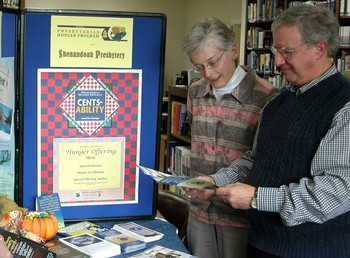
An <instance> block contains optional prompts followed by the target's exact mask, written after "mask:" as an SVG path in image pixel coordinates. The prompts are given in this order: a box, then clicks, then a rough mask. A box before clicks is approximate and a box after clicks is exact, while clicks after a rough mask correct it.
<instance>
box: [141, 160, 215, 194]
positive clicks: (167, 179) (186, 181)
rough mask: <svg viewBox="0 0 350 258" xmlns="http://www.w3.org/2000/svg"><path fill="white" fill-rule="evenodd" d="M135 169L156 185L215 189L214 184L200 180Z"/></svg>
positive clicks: (144, 168) (147, 169)
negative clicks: (148, 177)
mask: <svg viewBox="0 0 350 258" xmlns="http://www.w3.org/2000/svg"><path fill="white" fill-rule="evenodd" d="M137 167H138V168H139V169H140V170H141V171H142V172H143V173H144V174H146V175H148V176H150V177H152V178H153V179H154V180H155V181H156V182H157V183H159V184H165V185H176V186H179V187H189V188H200V189H213V188H215V187H217V186H216V185H215V184H213V183H211V182H209V181H205V180H200V179H197V178H191V177H188V176H184V175H181V176H176V175H170V174H166V173H163V172H160V171H157V170H154V169H151V168H147V167H144V166H140V165H137Z"/></svg>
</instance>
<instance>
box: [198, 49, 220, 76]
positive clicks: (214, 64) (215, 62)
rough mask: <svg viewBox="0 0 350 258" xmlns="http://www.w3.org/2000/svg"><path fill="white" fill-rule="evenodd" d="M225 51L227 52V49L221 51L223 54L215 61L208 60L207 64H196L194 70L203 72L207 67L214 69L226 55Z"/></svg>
mask: <svg viewBox="0 0 350 258" xmlns="http://www.w3.org/2000/svg"><path fill="white" fill-rule="evenodd" d="M225 52H226V50H224V51H223V52H222V53H221V55H220V57H219V58H218V59H216V60H214V61H210V62H208V63H207V64H206V65H195V66H194V67H193V70H194V71H195V72H196V73H202V72H203V71H204V69H205V68H208V69H213V68H215V67H216V66H217V65H218V64H219V62H220V60H221V58H222V56H223V55H224V53H225Z"/></svg>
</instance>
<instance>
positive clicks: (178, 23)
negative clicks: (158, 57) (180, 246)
mask: <svg viewBox="0 0 350 258" xmlns="http://www.w3.org/2000/svg"><path fill="white" fill-rule="evenodd" d="M243 1H244V0H242V1H237V0H216V1H212V0H99V1H96V0H84V1H82V0H60V1H57V0H25V4H24V7H25V8H44V9H78V10H108V11H112V10H115V11H131V12H157V13H164V14H165V15H166V16H167V38H166V53H165V67H164V92H165V91H166V89H167V86H168V85H169V84H170V83H171V80H172V77H173V75H174V74H175V73H178V72H180V71H181V70H186V69H189V68H191V67H192V65H191V63H190V62H189V61H188V60H187V58H186V57H185V55H184V54H183V53H182V51H181V40H182V38H183V36H184V35H185V33H186V31H187V30H188V29H189V28H191V27H192V25H193V24H195V23H196V22H197V21H199V20H200V19H202V18H204V17H209V16H216V17H218V18H220V19H221V20H222V21H224V22H225V23H227V24H229V25H233V24H239V23H240V21H241V12H242V11H241V10H242V2H243ZM235 27H236V28H237V26H235Z"/></svg>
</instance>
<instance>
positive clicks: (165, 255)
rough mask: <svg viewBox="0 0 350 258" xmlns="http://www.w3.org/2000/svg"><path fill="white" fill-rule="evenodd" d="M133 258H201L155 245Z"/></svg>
mask: <svg viewBox="0 0 350 258" xmlns="http://www.w3.org/2000/svg"><path fill="white" fill-rule="evenodd" d="M130 257H132V258H199V257H197V256H193V255H191V254H186V253H184V252H181V251H177V250H174V249H170V248H167V247H164V246H161V245H155V246H152V247H151V248H148V249H147V250H145V251H143V252H142V253H138V254H135V255H133V256H130Z"/></svg>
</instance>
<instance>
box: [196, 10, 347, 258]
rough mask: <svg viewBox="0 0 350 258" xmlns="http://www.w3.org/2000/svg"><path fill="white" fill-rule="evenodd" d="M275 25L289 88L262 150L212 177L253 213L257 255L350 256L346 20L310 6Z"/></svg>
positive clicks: (274, 104)
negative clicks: (342, 69) (342, 26)
mask: <svg viewBox="0 0 350 258" xmlns="http://www.w3.org/2000/svg"><path fill="white" fill-rule="evenodd" d="M272 31H273V43H274V45H273V46H272V48H271V50H272V52H273V53H274V54H275V64H276V65H277V66H280V68H281V70H282V72H283V74H284V76H285V79H286V80H287V81H288V82H289V86H288V87H287V90H286V91H284V92H282V93H281V94H280V95H279V96H278V97H276V98H275V99H274V100H272V101H271V102H270V103H269V104H268V105H266V107H265V108H264V109H263V110H262V113H261V117H260V120H259V126H258V131H257V134H256V139H255V141H254V146H253V149H252V151H248V152H246V153H245V154H244V155H243V156H242V158H240V159H237V160H236V161H234V162H233V163H232V164H231V165H230V167H228V168H224V169H221V170H219V171H218V172H217V173H216V174H215V175H212V176H210V177H204V178H206V179H207V180H210V181H212V182H215V183H216V184H217V185H218V186H219V188H218V189H216V190H215V194H216V195H217V196H219V197H220V198H222V199H223V200H225V201H226V202H227V203H229V204H230V205H231V206H232V207H234V208H236V209H242V210H247V215H248V217H249V218H250V221H251V225H252V228H251V235H250V238H249V248H248V257H252V258H254V257H297V258H302V257H306V258H322V257H325V258H326V257H327V258H329V257H337V258H343V257H344V258H345V257H349V255H350V212H349V210H350V158H349V157H350V81H349V80H348V79H347V78H345V77H344V76H343V75H341V74H340V73H339V72H338V71H337V69H336V67H335V66H334V64H333V59H332V57H334V56H335V55H336V53H337V50H338V45H339V41H338V23H337V20H336V18H335V16H334V14H333V13H331V12H330V11H328V10H326V9H322V8H319V7H315V6H312V5H307V4H301V5H299V6H296V7H292V8H289V9H287V10H286V11H284V12H283V13H282V14H281V15H280V16H279V17H277V19H276V20H275V21H274V22H273V23H272ZM230 183H231V184H230ZM221 186H223V187H221ZM190 193H191V196H192V198H193V197H198V198H203V199H205V198H209V197H210V196H212V195H214V192H213V191H211V192H210V191H195V190H191V191H190Z"/></svg>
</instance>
